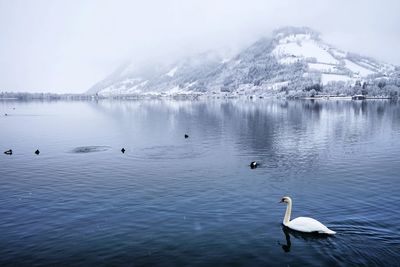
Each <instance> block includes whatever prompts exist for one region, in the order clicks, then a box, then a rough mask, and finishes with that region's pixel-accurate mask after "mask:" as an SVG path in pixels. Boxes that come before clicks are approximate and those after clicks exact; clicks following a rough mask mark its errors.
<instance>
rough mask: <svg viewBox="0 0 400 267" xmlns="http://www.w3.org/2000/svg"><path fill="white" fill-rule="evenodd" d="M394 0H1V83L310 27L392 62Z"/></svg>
mask: <svg viewBox="0 0 400 267" xmlns="http://www.w3.org/2000/svg"><path fill="white" fill-rule="evenodd" d="M399 11H400V1H399V0H380V1H378V0H377V1H372V0H363V1H361V0H359V1H358V0H357V1H356V0H354V1H351V0H335V1H333V0H332V1H322V0H319V1H312V0H277V1H272V0H271V1H267V0H259V1H257V0H243V1H235V0H220V1H218V0H159V1H155V0H142V1H136V0H130V1H116V0H109V1H104V0H87V1H85V0H79V1H78V0H76V1H75V0H63V1H61V0H25V1H20V0H0V91H6V90H7V91H29V92H37V91H46V92H74V93H80V92H84V91H86V90H87V89H88V88H89V87H90V86H91V85H93V84H94V83H96V82H97V81H99V80H101V79H103V78H104V77H105V76H107V75H108V74H109V73H110V72H112V71H113V70H114V69H115V68H116V67H117V66H118V65H119V64H121V63H122V62H123V61H126V60H127V59H130V58H133V59H135V60H138V61H146V59H149V58H152V59H154V58H158V57H159V58H162V57H165V56H166V55H182V54H191V53H195V52H201V51H205V50H209V49H214V48H217V49H222V48H225V47H226V48H237V47H241V46H244V45H247V44H249V43H251V42H253V41H255V40H256V39H257V38H259V37H261V36H267V35H268V34H270V33H271V31H272V30H273V29H275V28H277V27H281V26H309V27H311V28H314V29H315V30H317V31H319V32H321V33H322V37H323V39H324V40H325V41H326V42H327V43H331V44H333V45H335V46H337V47H339V48H342V49H344V50H349V51H352V52H356V53H359V54H363V55H368V56H372V57H375V58H377V59H379V60H383V61H386V62H389V63H393V64H398V65H400V52H399V47H400V46H399V44H400V26H399V25H400V15H399Z"/></svg>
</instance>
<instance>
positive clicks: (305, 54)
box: [272, 34, 339, 64]
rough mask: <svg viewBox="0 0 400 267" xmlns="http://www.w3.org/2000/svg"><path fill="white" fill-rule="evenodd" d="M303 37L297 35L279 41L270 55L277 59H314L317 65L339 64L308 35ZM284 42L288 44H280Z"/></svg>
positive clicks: (324, 48)
mask: <svg viewBox="0 0 400 267" xmlns="http://www.w3.org/2000/svg"><path fill="white" fill-rule="evenodd" d="M303 35H304V34H299V35H296V37H291V36H288V37H286V38H283V39H281V40H280V42H279V44H278V45H277V46H276V47H275V49H274V50H273V51H272V54H273V55H275V57H277V58H278V59H279V58H288V57H297V58H315V59H316V60H317V62H319V63H328V64H339V61H338V60H337V59H335V58H334V57H333V56H332V55H331V54H330V53H329V52H328V51H327V50H328V48H327V47H323V46H322V45H320V44H319V43H318V42H316V41H315V40H313V39H310V37H309V36H308V35H304V36H303ZM305 36H308V37H305ZM289 37H291V38H289ZM288 38H289V39H288ZM285 40H286V41H289V42H287V43H284V42H282V43H281V41H285Z"/></svg>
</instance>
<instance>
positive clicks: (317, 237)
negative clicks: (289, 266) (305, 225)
mask: <svg viewBox="0 0 400 267" xmlns="http://www.w3.org/2000/svg"><path fill="white" fill-rule="evenodd" d="M282 231H283V233H284V234H285V239H286V244H281V243H280V242H279V245H281V247H282V249H283V251H284V252H290V248H291V247H292V242H291V241H290V237H291V236H292V237H294V238H296V239H302V240H305V241H313V240H314V241H316V240H323V239H327V238H330V237H329V236H328V235H321V234H318V233H302V232H298V231H294V230H291V229H289V228H287V227H286V226H283V225H282Z"/></svg>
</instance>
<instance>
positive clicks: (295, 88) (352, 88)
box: [280, 77, 400, 98]
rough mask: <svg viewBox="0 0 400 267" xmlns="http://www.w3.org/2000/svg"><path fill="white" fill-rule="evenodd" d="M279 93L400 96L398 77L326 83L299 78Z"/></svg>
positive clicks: (294, 94)
mask: <svg viewBox="0 0 400 267" xmlns="http://www.w3.org/2000/svg"><path fill="white" fill-rule="evenodd" d="M280 94H281V95H286V96H287V97H289V98H296V97H312V96H315V95H323V94H329V95H336V96H341V95H343V96H353V95H364V96H369V97H390V98H399V97H400V77H385V78H370V79H367V80H365V81H356V82H355V83H353V84H352V83H349V82H343V81H338V82H330V83H328V84H326V85H322V84H320V83H313V82H312V81H311V80H307V79H300V80H298V81H296V82H291V83H289V84H288V85H287V86H284V87H282V88H281V89H280Z"/></svg>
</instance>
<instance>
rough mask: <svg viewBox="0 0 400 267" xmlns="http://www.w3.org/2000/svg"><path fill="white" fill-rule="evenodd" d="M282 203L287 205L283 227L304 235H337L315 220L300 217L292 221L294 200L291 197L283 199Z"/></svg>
mask: <svg viewBox="0 0 400 267" xmlns="http://www.w3.org/2000/svg"><path fill="white" fill-rule="evenodd" d="M282 202H285V203H286V204H287V207H286V212H285V217H284V218H283V225H285V226H286V227H288V228H290V229H292V230H295V231H299V232H304V233H320V234H328V235H334V234H336V232H335V231H332V230H330V229H329V228H328V227H326V226H325V225H323V224H322V223H320V222H319V221H317V220H315V219H313V218H309V217H298V218H296V219H293V220H290V215H291V213H292V199H291V198H290V197H283V198H282Z"/></svg>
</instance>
